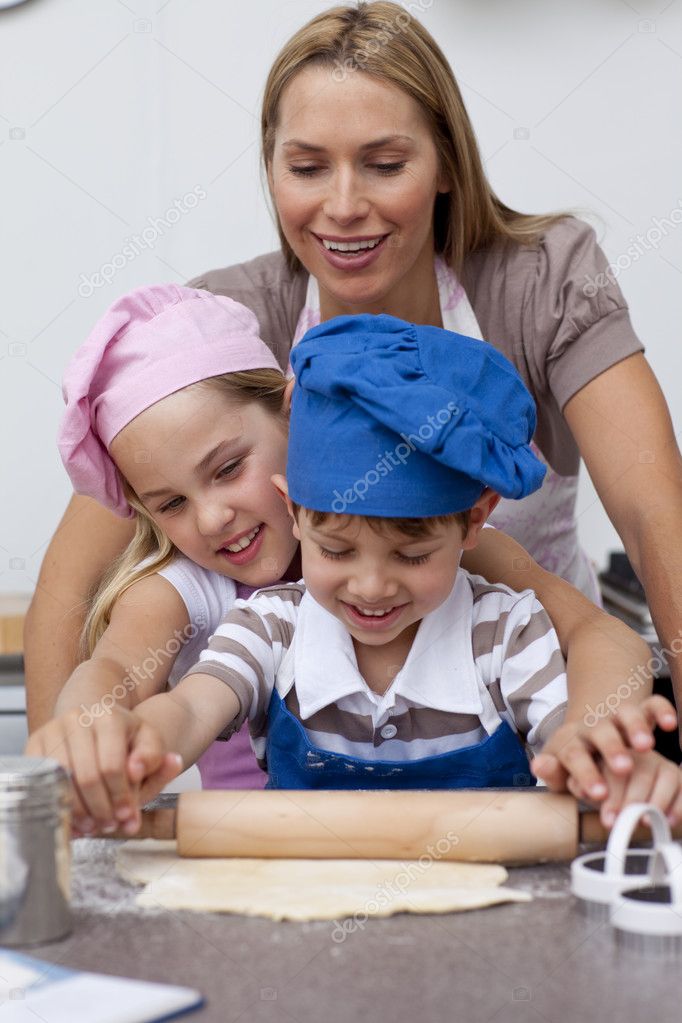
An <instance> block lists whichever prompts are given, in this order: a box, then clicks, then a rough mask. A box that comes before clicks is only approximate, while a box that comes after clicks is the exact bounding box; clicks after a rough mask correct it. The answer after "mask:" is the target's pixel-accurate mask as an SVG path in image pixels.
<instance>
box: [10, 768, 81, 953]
mask: <svg viewBox="0 0 682 1023" xmlns="http://www.w3.org/2000/svg"><path fill="white" fill-rule="evenodd" d="M70 835H71V823H70V795H69V780H68V775H67V774H66V772H65V771H64V769H63V768H62V767H61V766H60V765H59V764H58V763H57V761H56V760H47V759H42V758H39V757H20V756H3V755H2V754H0V945H37V944H40V943H42V942H47V941H56V940H57V939H58V938H62V937H65V936H66V935H67V934H68V933H69V932H70V930H71V914H70V911H69V897H70V867H71V851H70V844H69V843H70Z"/></svg>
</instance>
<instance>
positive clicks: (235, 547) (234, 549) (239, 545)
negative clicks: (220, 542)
mask: <svg viewBox="0 0 682 1023" xmlns="http://www.w3.org/2000/svg"><path fill="white" fill-rule="evenodd" d="M259 533H260V526H256V528H255V529H253V530H251V532H250V533H247V534H246V536H243V537H242V538H241V540H237V542H236V543H231V544H230V546H229V547H225V548H223V549H224V550H226V551H231V553H232V554H237V553H238V552H239V551H243V550H244V548H245V547H248V546H249V544H250V543H251V541H252V540H253V539H254V537H256V536H258V534H259Z"/></svg>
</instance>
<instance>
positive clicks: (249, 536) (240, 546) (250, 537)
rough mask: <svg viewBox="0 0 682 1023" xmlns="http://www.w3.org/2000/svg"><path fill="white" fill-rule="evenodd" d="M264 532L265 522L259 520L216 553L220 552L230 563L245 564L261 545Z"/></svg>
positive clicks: (254, 555) (253, 556)
mask: <svg viewBox="0 0 682 1023" xmlns="http://www.w3.org/2000/svg"><path fill="white" fill-rule="evenodd" d="M264 532H265V524H264V523H263V522H261V524H260V525H259V526H255V527H254V528H253V529H252V530H251V531H250V532H248V533H246V535H245V536H242V537H240V539H239V540H236V541H235V543H232V544H230V545H229V547H228V546H225V547H221V548H220V550H219V551H218V554H222V555H223V556H224V557H225V558H227V560H228V561H229V562H230V564H232V565H246V564H248V562H250V561H253V559H254V558H255V557H256V555H257V554H258V552H259V550H260V549H261V547H262V546H263V533H264Z"/></svg>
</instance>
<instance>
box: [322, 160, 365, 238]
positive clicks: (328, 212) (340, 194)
mask: <svg viewBox="0 0 682 1023" xmlns="http://www.w3.org/2000/svg"><path fill="white" fill-rule="evenodd" d="M323 211H324V214H325V216H327V217H328V218H329V219H330V220H333V221H334V222H335V223H337V224H339V225H341V226H342V227H345V226H347V225H349V224H352V223H353V222H354V221H356V220H364V218H365V217H366V216H367V215H368V214H369V211H370V203H369V200H368V199H366V198H365V197H364V196H363V194H362V191H361V189H360V182H359V181H358V180H357V178H356V175H355V174H353V173H352V172H344V173H339V174H335V175H334V176H333V177H332V181H331V184H330V188H329V194H328V195H327V198H326V199H325V202H324V204H323Z"/></svg>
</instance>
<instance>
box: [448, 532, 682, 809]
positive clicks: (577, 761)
mask: <svg viewBox="0 0 682 1023" xmlns="http://www.w3.org/2000/svg"><path fill="white" fill-rule="evenodd" d="M462 566H463V567H464V568H465V569H466V570H467V571H469V572H473V573H476V574H478V575H482V576H484V577H485V578H486V579H488V580H489V581H490V582H501V583H505V584H506V585H507V586H510V587H511V588H512V589H514V590H523V589H532V590H534V591H535V593H536V594H537V597H538V600H539V601H540V603H541V604H542V605H543V606H544V607H545V609H546V610H547V612H548V614H549V616H550V618H551V619H552V623H553V625H554V628H555V630H556V633H557V635H558V637H559V643H560V644H561V649H562V652H563V654H564V657H565V658H566V663H567V677H568V706H567V708H566V717H565V720H564V724H563V725H562V726H561V728H559V729H557V731H556V732H555V733H554V735H553V736H552V738H551V739H550V740H549V741H548V742H547V743H546V744H545V746H544V747H543V754H542V756H543V757H545V755H546V754H548V753H551V754H552V755H553V757H555V758H556V761H552V759H551V758H550V759H545V761H544V767H545V768H546V770H543V775H542V776H543V779H544V780H545V781H546V782H547V783H548V784H549V785H550V787H552V788H562V787H564V786H565V783H566V778H567V776H568V774H569V773H570V775H571V777H572V778H573V779H574V780H575V782H576V783H577V784H580V785H581V787H582V788H583V790H584V791H585V792H588V793H590V795H591V796H592V797H593V798H597V799H602V798H604V796H605V794H606V785H605V780H604V776H603V775H602V774H601V772H600V771H599V769H598V767H597V764H596V762H595V754H597V755H601V756H603V757H604V759H605V760H606V762H607V763H608V765H609V767H610V768H611V769H612V770H613V771H614V772H616V773H617V774H618V773H619V774H627V773H628V772H629V770H630V769H631V767H632V759H631V757H630V756H629V752H628V748H629V747H631V748H633V749H646V748H648V745H650V742H649V739H650V735H651V729H652V721H651V718H650V716H649V715H647V714H644V713H643V712H640V711H639V710H638V709H637V708H638V707H639V706H640V705H641V703H642V701H643V700H644V699H645V698H646V697H648V696H649V695H650V693H651V688H652V681H651V672H650V671H649V670H648V667H647V666H648V663H649V660H650V657H651V652H650V650H649V647H648V645H647V644H646V643H645V642H644V640H642V639H641V638H640V637H639V636H638V635H637V634H636V633H635V632H633V631H632V629H629V628H628V627H627V626H626V625H625V624H624V623H623V622H621V621H618V619H616V618H613V617H612V616H611V615H608V614H606V612H605V611H602V610H601V609H600V608H598V607H596V605H595V604H593V603H592V601H590V600H588V599H587V597H585V596H583V594H582V593H580V592H579V591H578V590H576V589H575V587H573V586H571V585H570V583H567V582H566V581H565V580H563V579H560V578H559V577H558V576H556V575H554V574H553V573H552V572H547V571H545V569H543V568H541V567H540V566H539V565H538V564H537V562H535V561H533V559H532V558H531V557H530V555H529V554H528V552H527V551H526V550H524V548H523V547H521V545H520V544H518V543H517V542H516V541H515V540H513V539H512V538H511V537H509V536H507V535H506V534H505V533H502V532H500V531H499V530H497V529H483V530H481V532H480V535H479V542H478V546H477V547H476V548H475V549H473V550H471V551H465V553H464V557H463V558H462ZM653 706H654V708H655V714H654V717H655V722H654V723H657V724H659V725H661V726H662V727H664V728H669V727H670V725H669V723H668V714H669V710H670V704H668V703H667V701H660V702H658V703H656V704H655V705H653ZM614 712H617V714H618V717H617V718H615V717H614ZM673 727H674V725H673Z"/></svg>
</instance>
